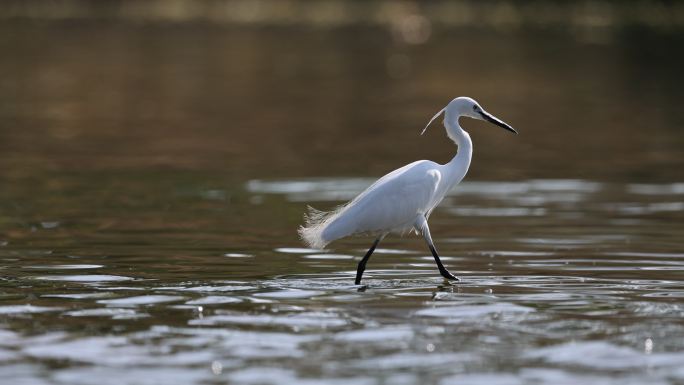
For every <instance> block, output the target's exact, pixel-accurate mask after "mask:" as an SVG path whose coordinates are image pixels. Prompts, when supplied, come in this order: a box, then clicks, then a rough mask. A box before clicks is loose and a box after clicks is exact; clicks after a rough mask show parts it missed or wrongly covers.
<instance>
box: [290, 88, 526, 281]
mask: <svg viewBox="0 0 684 385" xmlns="http://www.w3.org/2000/svg"><path fill="white" fill-rule="evenodd" d="M443 111H444V113H445V114H444V126H445V128H446V130H447V135H448V136H449V138H451V139H452V140H453V141H454V142H455V143H456V145H457V146H458V152H457V154H456V156H454V158H453V159H452V160H451V161H450V162H448V163H447V164H444V165H441V164H437V163H435V162H432V161H429V160H419V161H416V162H413V163H410V164H408V165H406V166H404V167H401V168H399V169H396V170H394V171H392V172H390V173H389V174H387V175H385V176H383V177H382V178H380V179H378V180H377V181H376V182H375V183H373V184H372V185H371V186H370V187H368V188H367V189H366V190H365V191H364V192H362V193H361V194H359V195H358V196H357V197H356V198H354V199H353V200H352V201H350V202H349V203H347V204H345V205H342V206H340V207H338V208H337V209H336V210H333V211H331V212H321V211H317V210H315V209H313V208H309V214H308V215H307V216H306V217H305V219H306V226H302V227H300V229H299V235H300V236H301V238H302V239H303V240H304V241H305V242H306V243H307V244H308V245H309V246H310V247H314V248H324V247H325V246H326V245H327V244H328V243H330V242H332V241H334V240H336V239H340V238H344V237H347V236H350V235H359V234H372V235H376V236H378V238H377V240H376V242H375V243H374V244H373V247H371V249H370V250H369V252H368V254H366V257H364V259H363V260H362V262H361V263H360V264H359V270H358V272H357V284H358V283H359V281H360V278H361V274H362V273H363V269H364V268H365V263H366V261H367V260H368V258H369V257H370V254H371V253H372V252H373V250H374V249H375V246H376V245H377V244H378V242H379V241H380V240H381V239H382V238H383V237H384V236H385V235H387V234H389V233H406V232H408V231H410V230H412V229H413V230H415V231H416V233H422V234H423V235H424V236H425V239H426V241H427V242H428V245H429V246H430V248H431V251H433V255H434V256H435V260H436V261H437V265H438V267H440V272H441V273H442V275H444V276H445V277H446V278H449V279H456V277H454V276H453V275H451V274H450V273H448V271H446V269H444V267H443V266H442V265H441V262H439V258H438V257H437V253H436V251H435V250H434V245H433V244H432V239H431V238H430V232H429V228H428V226H427V219H428V218H429V216H430V214H431V213H432V210H433V209H434V208H435V207H436V206H437V205H438V204H439V203H440V202H441V201H442V199H444V197H445V196H446V194H447V193H448V192H449V190H451V188H452V187H453V186H455V185H456V184H458V183H459V182H460V181H461V180H462V179H463V178H464V177H465V175H466V173H467V172H468V168H469V167H470V161H471V159H472V151H473V146H472V141H471V139H470V135H468V133H467V132H465V131H464V130H463V129H462V128H461V126H460V125H459V123H458V118H459V117H461V116H469V117H474V118H477V119H486V120H490V121H492V122H493V123H496V124H498V125H502V127H504V128H506V129H509V130H511V131H513V132H515V130H513V129H512V128H511V127H510V126H508V125H507V124H505V123H503V122H501V121H500V120H498V119H496V118H494V117H492V116H491V115H489V114H488V113H486V112H485V111H484V110H482V108H481V107H480V106H479V105H478V104H477V102H475V101H474V100H473V99H471V98H466V97H460V98H456V99H454V100H453V101H452V102H451V103H449V105H447V107H445V108H444V109H442V110H441V111H440V112H438V113H437V114H436V115H435V116H434V117H433V118H432V119H431V120H430V123H432V121H434V120H435V119H436V118H437V117H438V116H439V115H440V114H441V113H442V112H443ZM430 123H428V126H429V125H430ZM426 129H427V126H426ZM423 132H425V130H423Z"/></svg>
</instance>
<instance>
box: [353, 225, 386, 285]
mask: <svg viewBox="0 0 684 385" xmlns="http://www.w3.org/2000/svg"><path fill="white" fill-rule="evenodd" d="M381 239H382V237H379V238H378V239H376V240H375V242H373V246H371V247H370V249H368V252H367V253H366V255H364V256H363V259H361V262H359V267H358V268H357V269H356V281H354V283H355V284H356V285H360V284H361V276H363V272H364V270H366V263H367V262H368V260H369V259H370V256H371V254H373V251H375V248H376V247H378V243H380V240H381Z"/></svg>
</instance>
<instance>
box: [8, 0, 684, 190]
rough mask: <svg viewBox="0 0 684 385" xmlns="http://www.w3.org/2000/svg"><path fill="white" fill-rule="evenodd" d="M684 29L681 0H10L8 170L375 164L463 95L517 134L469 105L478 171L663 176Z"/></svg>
mask: <svg viewBox="0 0 684 385" xmlns="http://www.w3.org/2000/svg"><path fill="white" fill-rule="evenodd" d="M682 47H684V4H682V3H680V2H670V1H581V2H563V1H519V2H508V1H342V0H323V1H303V0H258V1H241V0H235V1H218V0H204V1H197V0H164V1H154V0H149V1H130V0H107V1H98V2H90V1H78V0H63V1H58V0H53V1H3V2H2V3H0V50H1V51H2V52H3V54H2V55H1V59H0V73H1V74H2V76H1V79H0V100H1V101H2V102H1V103H0V170H1V171H0V177H2V178H3V179H4V180H5V182H8V181H16V180H19V179H24V178H27V177H31V176H37V175H39V174H41V175H44V174H45V173H48V174H54V173H74V172H86V173H95V174H96V175H102V173H113V172H122V173H124V174H126V175H131V173H139V172H150V171H152V172H155V173H158V172H162V173H165V172H168V171H169V170H173V171H174V172H176V171H177V172H191V173H206V172H209V173H211V174H212V175H211V178H216V177H218V178H225V179H223V180H224V181H240V180H244V179H248V178H270V177H286V178H291V177H311V176H378V175H381V174H383V173H385V172H387V171H389V170H391V169H393V168H395V167H397V166H399V165H402V164H405V163H408V162H409V161H412V160H416V159H424V158H428V159H433V160H436V161H440V162H445V161H447V160H448V159H450V158H451V156H452V155H453V153H454V146H453V144H452V143H451V142H450V141H449V140H448V139H446V138H445V135H444V131H443V128H441V126H440V125H435V126H434V127H432V128H431V129H430V130H429V131H428V135H427V136H424V137H419V136H418V133H419V132H420V129H421V128H422V127H423V126H424V124H425V123H426V122H427V120H428V119H429V118H430V117H431V116H432V115H433V114H434V113H435V112H436V111H437V110H439V109H440V108H441V107H443V106H444V105H445V104H446V103H447V102H448V101H449V100H451V99H452V98H453V97H456V96H460V95H468V96H472V97H474V98H476V99H477V100H478V101H480V103H481V104H482V105H483V106H484V107H485V108H486V109H488V110H490V111H491V112H493V113H494V114H495V115H497V116H499V117H501V118H502V119H504V120H505V121H507V122H509V123H510V124H511V125H513V126H514V127H516V128H517V129H518V130H519V131H520V133H521V134H520V135H519V136H517V137H513V136H510V135H507V134H506V133H505V132H503V131H500V130H496V129H495V128H494V127H493V126H489V125H486V124H483V123H481V122H475V121H472V122H471V121H468V122H465V123H464V125H465V126H466V127H467V128H468V129H469V130H470V131H471V134H472V137H473V139H474V143H475V156H474V162H473V167H472V168H471V173H470V175H469V178H470V179H475V180H478V179H480V180H483V179H484V180H490V179H496V180H517V179H522V178H586V179H595V180H608V181H657V182H666V181H671V180H673V179H677V178H680V177H681V169H682V167H684V156H682V151H681V149H682V147H683V146H684V134H682V125H683V124H684V111H683V110H682V108H681V102H682V100H683V96H684V78H683V77H682V75H681V69H682V68H684V49H682ZM172 174H173V173H172ZM169 175H171V174H169ZM175 175H179V174H175Z"/></svg>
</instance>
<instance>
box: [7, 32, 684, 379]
mask: <svg viewBox="0 0 684 385" xmlns="http://www.w3.org/2000/svg"><path fill="white" fill-rule="evenodd" d="M0 29H3V30H4V31H5V32H7V33H3V34H0V35H1V36H2V38H1V39H0V49H1V50H4V51H5V52H18V54H17V55H13V56H6V57H4V58H3V60H2V61H0V70H2V71H3V73H12V74H16V76H14V77H6V78H3V79H2V81H0V92H2V95H3V96H5V98H4V100H5V101H7V103H3V104H2V105H0V119H1V121H0V123H1V124H2V125H3V130H0V139H2V140H0V150H2V151H0V162H2V166H3V167H2V168H1V169H0V182H2V184H1V188H0V269H1V271H2V277H1V278H0V383H12V384H91V383H94V382H97V383H99V384H160V383H183V384H205V383H208V384H213V383H245V384H308V383H312V384H313V383H321V379H325V383H330V384H415V383H425V384H499V383H500V384H576V383H587V384H589V383H591V384H644V383H648V384H667V383H684V322H683V320H684V248H682V239H683V238H684V227H683V226H682V223H684V222H683V221H684V183H683V181H682V178H681V169H682V166H684V163H683V162H684V160H683V159H682V156H681V148H682V144H683V142H682V139H683V137H684V136H683V135H682V134H681V129H680V126H681V123H682V122H684V120H683V118H684V115H682V110H681V106H680V103H679V101H680V100H681V95H682V89H684V87H682V86H683V84H682V81H681V77H680V76H679V75H678V72H679V71H680V68H681V67H680V66H677V65H675V64H676V63H681V62H682V58H681V57H680V56H681V55H680V54H678V53H677V52H676V51H672V50H671V47H672V45H671V44H670V43H672V41H673V40H674V41H677V39H674V38H672V37H669V38H663V37H662V36H660V37H652V38H651V39H649V37H648V36H646V37H644V36H640V37H639V39H635V38H634V35H631V34H627V37H626V38H625V39H624V40H623V39H621V38H619V36H616V37H614V38H615V39H616V41H615V42H613V43H612V44H606V45H604V46H595V45H593V44H585V43H582V42H576V41H574V40H573V38H568V37H565V38H561V37H556V38H557V39H560V40H554V39H549V38H548V36H542V35H538V36H530V35H526V34H524V33H521V34H519V35H514V37H515V39H513V40H514V41H509V42H511V43H512V44H507V43H504V42H502V41H501V38H502V37H501V36H500V35H496V34H493V35H488V34H471V33H465V32H463V31H461V32H459V33H451V32H448V31H441V32H440V31H439V30H436V31H435V36H434V37H433V39H432V40H431V42H430V43H428V44H426V45H424V46H420V47H407V46H402V45H397V44H396V43H393V42H392V41H391V38H390V37H388V36H387V35H385V34H384V33H382V32H379V31H367V30H362V31H356V30H351V31H337V32H336V31H326V32H321V33H320V34H318V35H312V34H311V33H309V32H310V31H304V32H302V31H296V30H294V31H293V30H291V29H285V30H282V31H281V30H278V31H270V30H267V29H266V30H251V29H246V30H245V29H231V28H228V29H222V28H216V27H212V28H204V27H198V26H193V27H187V26H184V27H176V28H173V27H170V26H161V27H143V26H130V25H123V26H122V25H90V24H85V25H66V26H65V25H62V24H58V25H51V24H48V25H45V24H36V25H32V24H30V23H29V24H21V23H19V24H7V25H4V26H1V27H0ZM367 34H369V35H367ZM361 36H363V37H366V36H370V38H368V39H365V38H364V39H360V38H359V37H361ZM292 39H295V41H297V42H298V43H297V44H292V43H291V42H292V41H293V40H292ZM632 39H634V40H632ZM640 39H641V40H640ZM53 41H54V42H55V44H48V43H50V42H53ZM559 42H560V44H562V45H563V50H562V51H563V52H556V51H555V49H556V48H555V47H556V45H557V44H559ZM513 43H514V44H513ZM455 44H464V45H465V46H466V47H467V48H468V49H466V50H463V51H459V52H467V51H470V52H473V50H474V51H475V52H478V53H479V55H475V56H473V57H480V58H481V60H479V61H478V60H475V59H472V61H467V62H463V61H458V60H453V61H451V59H456V58H455V57H453V55H455V53H450V52H445V51H444V49H443V47H444V46H451V45H455ZM388 46H389V47H390V48H387V47H388ZM511 46H513V47H515V48H517V49H519V50H518V51H513V50H512V49H511ZM637 46H638V47H648V50H647V52H646V53H645V54H646V56H647V57H655V58H658V57H661V55H668V56H667V57H669V60H670V61H668V62H666V63H662V62H657V61H655V62H648V61H646V60H644V59H643V58H644V56H643V55H642V52H640V51H638V50H637V48H635V47H637ZM223 48H225V51H226V52H222V51H221V49H223ZM383 49H387V50H388V51H383ZM288 50H290V51H288ZM291 51H294V53H292V52H291ZM235 53H239V55H238V56H239V57H242V58H243V59H244V60H246V61H247V62H248V64H250V65H247V64H245V62H243V61H239V62H234V59H233V58H234V57H235ZM506 53H508V54H512V56H511V62H510V63H509V64H507V65H504V64H501V63H500V62H493V61H491V60H489V59H492V58H493V57H496V56H497V55H502V54H506ZM396 54H400V55H406V56H407V57H409V58H410V59H411V63H413V67H412V68H414V70H412V71H413V72H411V73H410V74H409V75H406V78H403V79H396V78H392V77H390V76H388V75H387V74H385V71H386V68H385V61H386V59H387V58H388V57H392V55H396ZM490 55H491V56H490ZM678 55H679V56H678ZM445 56H446V59H449V60H444V59H445ZM575 56H580V57H585V58H587V60H588V62H589V64H583V65H585V66H588V67H591V69H592V71H583V70H581V69H579V70H577V69H574V67H572V66H570V65H569V64H568V62H567V59H568V58H570V57H575ZM541 59H543V60H544V62H543V63H541V62H540V60H541ZM450 61H451V63H453V65H452V64H450ZM274 63H275V64H274ZM278 63H280V64H283V63H284V64H283V65H284V67H282V68H281V67H279V66H278ZM673 63H674V64H673ZM271 66H275V67H273V68H272V67H271ZM454 66H455V68H456V70H454ZM570 67H572V68H573V69H572V70H570V69H569V68H570ZM426 68H427V69H426ZM616 68H617V69H620V70H619V71H617V70H615V69H616ZM585 69H586V68H585ZM452 70H453V71H452ZM465 70H472V71H474V72H472V73H471V74H473V75H472V76H471V77H464V76H463V75H461V74H462V73H463V71H465ZM437 74H441V76H442V77H440V76H437ZM444 74H452V75H451V77H448V76H447V78H446V79H444V78H443V76H444ZM644 76H645V77H646V78H647V79H646V80H647V81H641V82H634V81H633V80H635V79H642V80H643V77H644ZM477 78H480V79H483V82H482V83H478V82H476V81H475V80H473V79H477ZM302 82H303V83H302ZM554 82H561V86H562V87H557V86H554V87H548V86H541V85H548V84H556V83H554ZM301 84H306V85H307V86H306V87H303V86H302V85H301ZM423 84H427V85H426V86H421V85H423ZM454 84H458V85H459V87H456V86H454ZM502 85H505V86H502ZM326 87H327V88H326ZM454 88H458V90H456V91H454ZM321 89H327V90H335V92H332V96H331V98H329V99H327V100H323V99H322V98H321V97H320V90H321ZM513 90H517V91H519V92H521V93H523V94H525V95H527V97H526V98H519V97H518V96H517V95H514V93H513ZM474 91H477V96H478V97H479V96H482V98H483V99H485V100H488V101H489V104H487V105H493V106H492V108H490V110H492V112H496V114H497V115H500V116H501V117H502V118H504V119H506V120H508V121H510V122H511V123H512V124H513V125H514V126H515V127H516V128H518V129H520V131H521V134H520V135H519V136H518V137H513V136H508V134H507V133H505V132H503V131H501V132H498V130H496V129H489V130H485V129H484V126H478V123H477V122H468V123H467V124H468V125H469V126H468V127H469V128H470V127H473V137H474V140H475V154H474V163H473V169H472V170H471V174H470V175H469V176H468V177H467V179H466V182H464V183H462V184H461V185H459V186H458V188H457V189H455V190H454V191H453V192H452V194H451V195H449V196H448V197H447V198H446V199H445V201H444V202H443V204H442V205H441V206H440V207H439V208H438V209H437V210H436V211H435V213H434V214H433V216H432V218H431V220H430V224H431V229H432V234H433V237H434V239H435V242H436V244H437V247H438V249H439V250H440V253H441V255H442V256H443V257H442V259H443V261H444V263H445V265H446V266H447V267H448V268H449V269H450V270H451V271H452V272H454V273H455V274H456V275H458V276H459V277H460V278H461V279H462V280H461V282H459V283H449V282H445V281H444V280H443V279H442V278H441V277H440V276H439V275H438V274H437V270H436V268H435V266H434V261H433V260H432V257H431V256H430V254H429V252H428V250H427V249H426V247H425V246H424V244H423V242H422V240H420V239H419V238H417V237H415V236H406V237H403V238H401V237H388V238H387V239H386V240H385V241H383V242H382V244H381V245H380V247H379V249H378V250H377V251H376V254H375V255H374V256H373V258H372V259H371V260H370V262H369V265H368V269H367V271H366V274H365V276H364V282H363V283H364V287H363V288H361V290H359V289H360V288H359V287H357V286H354V285H353V278H354V274H355V269H356V263H357V262H358V260H359V257H360V256H361V255H363V254H364V252H365V250H366V249H367V248H368V247H369V246H370V242H371V241H372V240H371V239H368V238H352V239H347V240H343V241H340V242H337V243H334V244H332V245H331V247H332V248H331V249H330V250H325V251H323V250H311V249H307V248H304V247H303V246H302V244H301V243H300V242H299V241H298V240H297V237H296V228H297V226H299V225H300V224H301V222H302V214H303V212H304V211H305V207H306V205H307V204H311V205H313V206H315V207H316V208H319V209H328V208H331V207H333V206H335V205H337V204H339V203H341V202H343V201H345V200H347V199H349V198H351V197H353V196H354V195H355V194H357V193H358V192H360V191H361V190H363V188H365V187H366V186H368V185H369V184H370V183H371V182H372V181H373V180H374V177H377V176H378V175H381V174H382V173H383V172H387V171H389V170H391V169H392V168H393V167H397V166H400V165H402V164H405V163H407V162H409V161H412V160H415V159H418V158H430V159H435V160H438V161H443V160H446V159H448V158H449V156H451V155H452V154H453V146H452V145H451V143H449V142H448V141H446V140H445V139H444V137H443V134H442V133H441V131H440V130H439V128H438V127H433V128H431V131H429V132H428V135H427V136H426V137H423V138H421V139H420V140H421V142H418V141H417V139H416V137H417V136H416V134H417V133H418V132H419V129H420V128H421V124H423V123H424V121H425V120H426V119H427V118H428V117H429V116H431V115H432V113H434V110H435V107H438V106H439V105H440V103H443V102H444V101H445V100H448V97H452V96H454V95H453V93H454V92H457V93H459V94H460V93H464V94H465V93H468V94H473V93H474ZM474 96H475V95H474ZM636 96H639V98H638V101H639V102H642V103H644V104H645V107H644V108H643V109H642V110H641V111H639V112H640V113H639V114H635V115H633V116H630V118H629V119H627V118H621V117H620V116H621V115H620V113H621V112H624V111H630V110H634V109H635V107H634V106H635V104H634V103H635V100H636V99H637V98H636ZM530 100H533V102H532V103H531V102H530ZM483 103H484V102H483ZM530 103H531V104H532V107H533V108H532V107H530ZM396 105H400V106H402V107H401V108H399V111H397V110H396V109H395V108H394V107H395V106H396ZM255 106H258V107H255ZM495 107H498V108H495ZM366 109H373V110H374V111H375V112H373V113H372V114H371V113H369V112H367V111H366ZM575 109H580V110H582V111H583V114H582V117H580V118H579V120H578V121H573V120H572V119H569V118H568V116H571V115H572V114H571V112H570V111H574V110H575ZM542 111H543V112H542ZM532 112H536V113H532ZM480 127H482V129H480ZM642 127H648V130H644V129H642ZM257 132H258V133H257ZM359 138H361V139H359ZM390 138H391V139H390ZM345 175H351V176H352V177H343V176H345ZM316 176H318V177H316ZM321 176H322V177H321Z"/></svg>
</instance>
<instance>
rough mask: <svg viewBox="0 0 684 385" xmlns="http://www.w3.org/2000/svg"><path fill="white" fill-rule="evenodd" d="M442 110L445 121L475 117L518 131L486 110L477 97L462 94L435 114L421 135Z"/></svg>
mask: <svg viewBox="0 0 684 385" xmlns="http://www.w3.org/2000/svg"><path fill="white" fill-rule="evenodd" d="M442 112H444V121H445V123H447V122H457V121H458V118H460V117H461V116H467V117H469V118H473V119H479V120H486V121H488V122H490V123H493V124H496V125H497V126H499V127H502V128H504V129H506V130H508V131H511V132H512V133H514V134H517V133H518V132H517V131H516V130H515V129H513V127H511V126H510V125H509V124H507V123H505V122H504V121H502V120H501V119H499V118H497V117H495V116H493V115H492V114H490V113H489V112H487V111H485V110H484V108H482V107H481V106H480V104H479V103H478V102H476V101H475V99H473V98H469V97H467V96H460V97H458V98H456V99H454V100H452V101H451V102H449V104H447V106H446V107H444V108H442V109H441V110H440V111H439V112H438V113H437V114H436V115H435V116H433V117H432V119H430V122H429V123H428V124H427V126H425V129H423V132H422V133H421V135H422V134H423V133H424V132H425V130H427V128H428V126H429V125H430V123H432V122H433V121H434V120H435V119H437V117H438V116H439V115H440V114H441V113H442Z"/></svg>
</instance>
